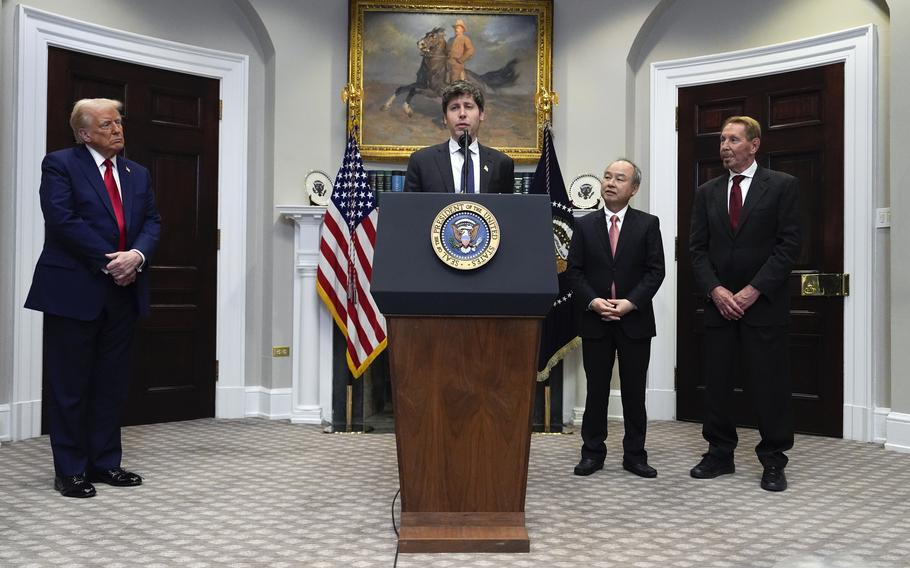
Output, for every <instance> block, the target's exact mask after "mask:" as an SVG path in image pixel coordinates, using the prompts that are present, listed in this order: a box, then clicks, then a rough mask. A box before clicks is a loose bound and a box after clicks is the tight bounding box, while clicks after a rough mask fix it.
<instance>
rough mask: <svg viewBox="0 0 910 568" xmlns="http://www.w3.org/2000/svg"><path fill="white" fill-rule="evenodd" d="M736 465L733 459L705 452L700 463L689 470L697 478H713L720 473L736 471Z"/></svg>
mask: <svg viewBox="0 0 910 568" xmlns="http://www.w3.org/2000/svg"><path fill="white" fill-rule="evenodd" d="M735 471H736V467H735V466H734V465H733V460H732V459H728V460H725V459H721V458H718V457H716V456H714V455H711V454H704V455H703V456H702V458H701V461H700V462H698V465H696V466H695V467H693V468H692V469H691V470H689V475H691V476H692V477H694V478H696V479H713V478H715V477H717V476H720V475H726V474H728V473H734V472H735Z"/></svg>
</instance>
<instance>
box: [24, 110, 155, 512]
mask: <svg viewBox="0 0 910 568" xmlns="http://www.w3.org/2000/svg"><path fill="white" fill-rule="evenodd" d="M121 107H122V105H121V103H120V102H119V101H114V100H110V99H82V100H80V101H77V102H76V104H75V105H74V106H73V112H72V114H71V116H70V126H71V127H72V129H73V135H74V136H75V138H76V142H77V146H76V147H74V148H69V149H66V150H60V151H57V152H52V153H50V154H48V155H47V156H45V158H44V161H43V163H42V164H41V172H42V174H41V189H40V197H41V210H42V212H43V213H44V227H45V236H44V249H43V250H42V251H41V256H40V257H39V258H38V264H37V266H36V267H35V275H34V278H33V280H32V287H31V289H30V290H29V294H28V298H27V300H26V302H25V307H26V308H31V309H33V310H38V311H41V312H44V372H45V376H46V378H47V384H48V387H49V390H50V393H49V395H50V400H49V404H48V405H47V408H48V413H49V416H48V426H49V429H50V438H51V448H52V450H53V454H54V469H55V473H56V478H55V481H54V487H55V488H56V489H57V490H58V491H59V492H60V493H61V494H63V495H64V496H66V497H92V496H93V495H95V487H94V486H93V485H92V482H93V481H94V482H101V483H107V484H110V485H115V486H121V487H125V486H135V485H140V484H141V483H142V478H141V477H139V476H138V475H136V474H135V473H131V472H128V471H126V470H124V469H123V468H121V467H120V460H121V455H122V448H121V445H120V409H121V407H122V406H123V403H124V401H125V400H126V396H127V394H128V392H129V363H130V361H129V359H130V358H129V355H130V346H131V344H132V338H133V333H134V330H135V327H136V321H137V318H138V317H139V316H142V315H146V314H147V313H148V310H149V291H148V273H147V271H146V270H145V269H146V268H147V267H148V265H149V261H150V260H151V257H152V255H153V254H154V252H155V248H156V247H157V245H158V239H159V235H160V231H161V217H160V216H159V214H158V210H157V208H156V207H155V197H154V194H153V192H152V185H151V179H150V177H149V172H148V170H147V169H145V168H144V167H142V166H140V165H139V164H137V163H135V162H132V161H130V160H127V159H126V158H124V157H122V156H118V154H119V153H120V152H121V151H122V150H123V146H124V134H123V124H122V121H121V117H120V108H121Z"/></svg>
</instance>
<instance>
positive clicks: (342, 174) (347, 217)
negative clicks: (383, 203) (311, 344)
mask: <svg viewBox="0 0 910 568" xmlns="http://www.w3.org/2000/svg"><path fill="white" fill-rule="evenodd" d="M378 217H379V212H378V210H377V209H376V192H375V191H373V188H371V187H370V184H369V182H368V180H367V174H366V172H364V170H363V158H361V156H360V149H359V148H358V147H357V141H356V140H355V139H354V133H352V134H351V137H350V138H349V139H348V144H347V147H346V148H345V151H344V161H343V162H342V164H341V169H339V170H338V175H337V176H336V177H335V187H334V189H333V191H332V201H331V203H329V206H328V210H327V211H326V216H325V223H324V226H323V228H322V240H321V241H320V243H319V268H318V270H317V272H316V291H317V292H318V294H319V297H321V298H322V301H323V302H325V305H326V306H327V307H328V309H329V311H330V312H331V313H332V317H333V318H334V319H335V323H336V324H338V327H339V328H340V329H341V332H342V333H344V335H345V337H346V338H347V360H348V368H350V369H351V374H352V375H354V378H357V377H359V376H360V375H362V374H363V372H364V371H365V370H366V369H367V367H369V366H370V363H372V362H373V359H375V358H376V357H377V356H378V355H379V354H380V353H381V352H382V350H383V349H385V347H386V326H385V318H384V317H383V316H382V314H381V313H379V309H378V308H377V307H376V303H375V302H374V301H373V296H372V294H370V281H371V280H372V278H373V245H374V244H375V243H376V223H377V219H378Z"/></svg>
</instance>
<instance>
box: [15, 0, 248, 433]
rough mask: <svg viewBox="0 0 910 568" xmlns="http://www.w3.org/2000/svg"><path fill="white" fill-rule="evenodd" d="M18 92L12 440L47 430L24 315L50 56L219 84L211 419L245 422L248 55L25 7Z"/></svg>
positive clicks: (37, 327)
mask: <svg viewBox="0 0 910 568" xmlns="http://www.w3.org/2000/svg"><path fill="white" fill-rule="evenodd" d="M16 17H17V31H18V44H17V48H18V49H17V57H16V73H15V76H16V91H15V100H14V103H13V104H14V108H15V120H16V123H15V132H16V158H15V170H16V171H15V183H16V206H15V208H16V221H15V223H16V229H15V231H16V243H15V268H14V270H15V272H14V279H15V296H14V303H15V305H14V307H13V312H14V314H15V315H14V320H13V326H14V327H13V337H14V345H13V391H12V401H11V404H10V437H11V438H12V439H13V440H21V439H25V438H30V437H33V436H38V435H40V433H41V378H42V371H41V368H42V367H41V354H42V345H43V341H42V317H41V314H40V313H38V312H33V311H31V310H26V309H24V308H22V305H23V304H24V303H25V297H26V295H27V294H28V289H29V286H30V285H31V278H32V272H33V270H34V266H35V262H36V260H37V259H38V255H39V254H40V252H41V247H42V243H43V242H44V221H43V218H42V215H41V209H40V206H39V203H38V186H39V185H40V181H41V160H42V158H43V157H44V154H45V147H46V143H47V134H46V132H47V49H48V47H49V46H56V47H62V48H65V49H70V50H73V51H81V52H85V53H89V54H91V55H97V56H101V57H108V58H111V59H118V60H121V61H126V62H129V63H135V64H139V65H146V66H150V67H158V68H161V69H168V70H171V71H180V72H183V73H191V74H193V75H200V76H205V77H212V78H214V79H218V80H219V81H220V83H221V99H222V101H223V104H224V112H223V117H222V121H221V123H220V130H219V144H218V226H219V227H221V228H225V227H227V228H229V230H223V231H222V235H221V249H220V250H219V251H218V274H217V279H218V283H217V299H216V302H217V306H216V309H217V316H216V317H217V328H216V334H217V335H216V347H215V351H216V357H217V358H218V360H219V362H220V374H219V378H218V384H217V391H216V403H215V414H216V416H218V417H223V418H239V417H242V416H244V408H243V405H244V373H243V369H244V352H245V348H244V345H245V342H244V331H245V329H246V326H245V319H246V318H245V314H246V283H245V279H244V275H245V274H246V207H247V205H246V201H247V200H246V194H247V184H246V180H247V158H246V157H247V116H248V113H247V104H248V100H247V99H248V97H247V93H248V89H249V85H248V83H249V58H248V56H246V55H240V54H234V53H227V52H223V51H215V50H211V49H206V48H202V47H196V46H191V45H186V44H182V43H176V42H172V41H166V40H162V39H157V38H152V37H148V36H143V35H139V34H134V33H129V32H124V31H120V30H115V29H111V28H106V27H103V26H98V25H95V24H91V23H88V22H83V21H79V20H74V19H72V18H66V17H63V16H59V15H56V14H52V13H50V12H45V11H41V10H36V9H34V8H29V7H27V6H22V5H20V6H19V7H18V8H17V12H16Z"/></svg>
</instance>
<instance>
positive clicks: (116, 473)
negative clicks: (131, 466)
mask: <svg viewBox="0 0 910 568" xmlns="http://www.w3.org/2000/svg"><path fill="white" fill-rule="evenodd" d="M91 480H92V481H94V482H97V483H107V484H108V485H113V486H115V487H134V486H136V485H142V478H141V477H139V476H138V475H136V474H135V473H132V472H130V471H126V470H125V469H123V468H122V467H114V468H111V469H108V470H104V471H93V472H92V475H91Z"/></svg>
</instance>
